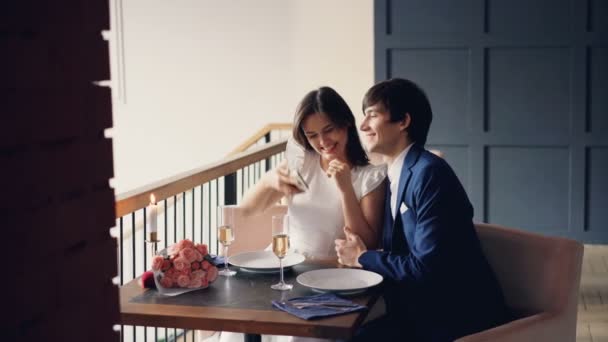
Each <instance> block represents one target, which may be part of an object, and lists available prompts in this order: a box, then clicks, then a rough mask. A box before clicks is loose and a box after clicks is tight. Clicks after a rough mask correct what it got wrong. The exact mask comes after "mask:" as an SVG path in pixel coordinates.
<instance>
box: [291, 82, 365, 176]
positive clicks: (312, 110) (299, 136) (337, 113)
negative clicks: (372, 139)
mask: <svg viewBox="0 0 608 342" xmlns="http://www.w3.org/2000/svg"><path fill="white" fill-rule="evenodd" d="M316 113H323V114H325V115H327V118H328V119H329V121H331V123H332V124H334V125H335V126H336V128H346V130H347V132H348V133H347V135H348V141H347V142H346V158H347V159H348V162H349V163H350V164H351V165H353V166H364V165H367V164H369V159H368V158H367V154H366V153H365V150H364V149H363V146H361V141H360V140H359V135H358V134H357V124H356V123H355V116H354V115H353V112H352V111H351V110H350V108H348V105H347V104H346V101H344V99H343V98H342V96H340V94H338V93H337V92H336V91H335V90H333V89H332V88H330V87H320V88H319V89H315V90H313V91H311V92H309V93H308V94H306V96H304V98H303V99H302V101H300V103H299V104H298V108H297V109H296V113H295V116H294V119H293V138H294V139H295V140H296V141H297V142H298V143H299V144H300V145H302V146H304V147H305V148H306V149H307V150H313V148H312V146H310V144H309V143H308V139H306V135H305V134H304V129H303V128H302V122H303V121H304V120H305V119H306V118H307V117H309V116H310V115H313V114H316Z"/></svg>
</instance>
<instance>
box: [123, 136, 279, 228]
mask: <svg viewBox="0 0 608 342" xmlns="http://www.w3.org/2000/svg"><path fill="white" fill-rule="evenodd" d="M277 125H278V126H277ZM282 125H285V124H270V125H266V127H268V126H272V127H273V128H274V129H277V128H276V127H283V126H282ZM262 136H264V135H262ZM258 139H259V138H258ZM286 144H287V138H283V139H281V140H278V141H276V142H272V143H268V144H265V145H263V146H260V147H257V148H254V149H252V150H250V151H245V152H239V153H235V154H232V155H230V156H229V157H227V158H226V159H223V160H221V161H219V162H215V163H212V164H209V165H205V166H202V167H199V168H196V169H193V170H190V171H187V172H183V173H180V174H177V175H175V176H172V177H169V178H165V179H163V180H160V181H157V182H154V183H151V184H148V185H145V186H142V187H140V188H137V189H134V190H131V191H128V192H125V193H122V194H119V195H117V196H116V217H117V218H119V217H122V216H124V215H127V214H130V213H132V212H134V211H136V210H139V209H142V208H145V207H146V206H147V205H148V204H150V194H152V193H154V196H155V197H156V201H157V202H158V201H162V200H164V199H166V198H169V197H171V196H174V195H177V194H180V193H182V192H185V191H187V190H190V189H192V188H195V187H197V186H199V185H201V184H204V183H206V182H208V181H211V180H214V179H216V178H219V177H222V176H225V175H228V174H231V173H233V172H236V171H237V170H239V169H241V168H243V167H245V166H248V165H250V164H252V163H255V162H257V161H260V160H263V159H266V158H269V157H270V156H272V155H275V154H277V153H280V152H282V151H285V145H286ZM243 145H244V144H243Z"/></svg>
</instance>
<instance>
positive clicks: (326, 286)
mask: <svg viewBox="0 0 608 342" xmlns="http://www.w3.org/2000/svg"><path fill="white" fill-rule="evenodd" d="M296 281H297V282H298V283H300V284H301V285H304V286H306V287H310V288H311V289H313V290H315V291H318V292H337V293H340V294H355V293H359V292H363V291H365V290H366V289H367V288H370V287H372V286H375V285H378V284H380V283H381V282H382V276H381V275H379V274H378V273H374V272H370V271H365V270H359V269H354V268H325V269H321V270H314V271H308V272H306V273H302V274H300V275H299V276H298V277H297V278H296Z"/></svg>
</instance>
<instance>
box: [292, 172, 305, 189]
mask: <svg viewBox="0 0 608 342" xmlns="http://www.w3.org/2000/svg"><path fill="white" fill-rule="evenodd" d="M289 176H290V177H291V180H292V181H293V182H294V183H295V184H296V187H297V188H298V189H300V190H302V191H306V190H308V184H307V183H306V181H305V180H304V177H302V175H301V174H300V172H298V170H293V169H292V170H289Z"/></svg>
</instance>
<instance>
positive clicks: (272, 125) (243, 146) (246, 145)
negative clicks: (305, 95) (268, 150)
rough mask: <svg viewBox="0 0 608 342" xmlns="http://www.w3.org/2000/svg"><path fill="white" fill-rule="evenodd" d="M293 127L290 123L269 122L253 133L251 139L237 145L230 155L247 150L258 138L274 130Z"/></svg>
mask: <svg viewBox="0 0 608 342" xmlns="http://www.w3.org/2000/svg"><path fill="white" fill-rule="evenodd" d="M286 129H291V124H290V123H269V124H267V125H266V126H264V127H262V128H261V129H260V130H258V131H257V132H256V133H255V134H254V135H252V136H251V137H250V138H249V139H247V140H245V141H244V142H243V143H242V144H240V145H239V146H237V147H236V148H235V149H234V150H232V152H230V154H228V156H233V155H235V154H237V153H240V152H243V151H246V150H247V149H248V148H250V147H251V146H253V145H254V144H255V143H257V142H258V140H260V139H262V138H263V137H264V136H265V135H266V134H268V133H270V132H272V131H274V130H286Z"/></svg>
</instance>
